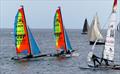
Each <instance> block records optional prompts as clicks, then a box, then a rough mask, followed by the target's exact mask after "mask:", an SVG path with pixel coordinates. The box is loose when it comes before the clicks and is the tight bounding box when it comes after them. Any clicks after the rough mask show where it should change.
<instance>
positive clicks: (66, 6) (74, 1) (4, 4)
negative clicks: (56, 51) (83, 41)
mask: <svg viewBox="0 0 120 74" xmlns="http://www.w3.org/2000/svg"><path fill="white" fill-rule="evenodd" d="M118 2H119V3H118V4H120V0H118ZM20 5H23V6H24V9H25V15H26V20H27V25H29V27H30V28H53V20H54V15H55V11H56V9H57V7H58V6H61V12H62V17H63V23H64V26H65V28H71V29H80V28H82V27H83V23H84V19H85V18H87V19H88V23H89V24H91V21H92V19H93V16H94V15H95V14H96V12H97V13H98V16H99V20H100V24H101V26H103V25H105V24H106V23H107V21H108V17H109V15H110V13H111V11H112V5H113V0H0V28H13V27H14V19H15V15H16V13H17V11H18V8H19V6H20ZM117 18H118V21H119V19H120V5H119V6H118V9H117Z"/></svg>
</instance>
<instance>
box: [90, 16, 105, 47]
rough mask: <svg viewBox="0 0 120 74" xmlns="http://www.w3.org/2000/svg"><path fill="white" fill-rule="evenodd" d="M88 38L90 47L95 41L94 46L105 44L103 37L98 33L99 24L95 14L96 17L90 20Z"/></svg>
mask: <svg viewBox="0 0 120 74" xmlns="http://www.w3.org/2000/svg"><path fill="white" fill-rule="evenodd" d="M88 37H89V43H90V45H93V44H94V43H95V41H96V39H98V41H97V42H96V45H104V44H105V42H104V39H103V36H102V34H101V32H100V23H99V19H98V15H97V14H96V16H94V18H93V20H92V23H91V27H90V29H89V32H88Z"/></svg>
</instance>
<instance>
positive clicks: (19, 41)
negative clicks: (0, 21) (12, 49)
mask: <svg viewBox="0 0 120 74" xmlns="http://www.w3.org/2000/svg"><path fill="white" fill-rule="evenodd" d="M14 35H15V46H16V51H17V54H18V55H38V54H39V53H40V50H39V48H38V46H37V44H36V41H35V39H34V38H33V35H32V32H31V31H30V29H29V27H27V24H26V19H25V13H24V9H23V6H21V7H20V8H19V10H18V12H17V15H16V17H15V24H14Z"/></svg>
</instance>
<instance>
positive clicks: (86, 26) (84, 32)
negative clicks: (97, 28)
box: [81, 18, 89, 34]
mask: <svg viewBox="0 0 120 74" xmlns="http://www.w3.org/2000/svg"><path fill="white" fill-rule="evenodd" d="M88 28H89V25H88V21H87V18H86V19H85V22H84V26H83V30H82V33H81V34H87V33H88Z"/></svg>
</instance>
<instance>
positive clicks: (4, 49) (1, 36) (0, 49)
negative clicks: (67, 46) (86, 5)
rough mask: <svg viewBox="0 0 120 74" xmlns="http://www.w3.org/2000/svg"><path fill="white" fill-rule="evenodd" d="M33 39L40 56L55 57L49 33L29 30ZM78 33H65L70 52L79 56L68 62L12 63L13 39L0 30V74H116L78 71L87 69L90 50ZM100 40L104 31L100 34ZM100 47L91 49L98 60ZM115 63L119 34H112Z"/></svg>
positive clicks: (119, 53) (113, 73)
mask: <svg viewBox="0 0 120 74" xmlns="http://www.w3.org/2000/svg"><path fill="white" fill-rule="evenodd" d="M31 31H32V33H33V36H34V38H35V40H36V42H37V44H38V46H39V48H40V51H41V54H44V53H56V50H55V38H54V35H53V32H52V31H53V30H50V29H32V30H31ZM81 31H82V30H75V29H74V30H73V29H69V30H67V33H68V36H69V39H70V42H71V45H72V48H73V49H74V50H76V51H77V52H78V53H79V54H80V56H79V57H72V58H53V57H50V58H47V57H44V58H39V59H37V60H30V61H20V62H19V61H13V60H11V57H13V56H16V51H15V45H14V44H15V39H14V35H13V30H12V29H1V30H0V74H120V71H118V70H95V71H94V70H81V69H80V68H79V67H80V66H82V67H87V55H88V52H89V51H90V50H91V47H92V46H91V45H89V41H88V36H87V35H82V34H81ZM102 33H103V35H104V38H105V35H106V30H104V31H103V32H102ZM103 48H104V46H103V45H97V46H95V51H94V52H95V54H96V55H97V56H100V57H101V53H102V50H103ZM115 63H118V64H120V32H116V44H115Z"/></svg>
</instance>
